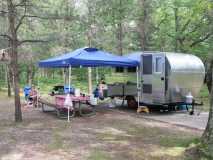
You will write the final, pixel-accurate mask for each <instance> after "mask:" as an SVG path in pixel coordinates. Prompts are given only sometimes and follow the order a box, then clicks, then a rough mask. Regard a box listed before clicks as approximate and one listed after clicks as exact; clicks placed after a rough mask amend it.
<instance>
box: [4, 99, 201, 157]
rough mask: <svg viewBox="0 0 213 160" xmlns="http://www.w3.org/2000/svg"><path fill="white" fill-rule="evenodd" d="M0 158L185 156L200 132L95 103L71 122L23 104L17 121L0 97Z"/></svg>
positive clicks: (10, 103) (11, 106) (6, 102)
mask: <svg viewBox="0 0 213 160" xmlns="http://www.w3.org/2000/svg"><path fill="white" fill-rule="evenodd" d="M0 101H1V104H0V127H1V130H0V159H1V160H6V159H7V160H8V159H14V157H15V159H16V160H18V159H20V160H25V159H32V160H37V159H44V160H45V159H46V160H48V159H51V160H57V159H73V160H111V159H117V160H125V159H127V160H129V159H135V160H138V159H142V160H143V159H153V160H165V159H166V160H179V159H180V160H181V159H183V155H184V150H185V149H186V148H187V147H189V146H190V145H192V144H193V143H197V141H198V140H197V139H198V138H199V137H200V135H201V133H202V132H201V131H195V130H193V131H192V130H190V129H187V128H182V127H178V126H173V125H171V124H166V123H161V122H157V121H152V120H148V119H144V118H142V117H141V116H135V114H134V115H133V114H129V113H128V112H116V111H113V110H107V109H106V108H105V107H104V106H98V107H97V113H96V115H95V116H92V117H84V118H83V117H76V118H74V119H72V121H71V122H70V123H68V122H67V121H66V120H60V119H58V118H56V116H55V115H53V114H44V113H42V112H41V111H40V109H38V108H23V118H24V121H23V123H21V124H16V123H14V122H13V113H14V112H13V102H12V100H11V99H9V98H5V97H4V96H1V98H0Z"/></svg>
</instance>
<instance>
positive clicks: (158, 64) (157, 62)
mask: <svg viewBox="0 0 213 160" xmlns="http://www.w3.org/2000/svg"><path fill="white" fill-rule="evenodd" d="M162 67H163V65H162V57H156V59H155V72H159V73H161V72H162Z"/></svg>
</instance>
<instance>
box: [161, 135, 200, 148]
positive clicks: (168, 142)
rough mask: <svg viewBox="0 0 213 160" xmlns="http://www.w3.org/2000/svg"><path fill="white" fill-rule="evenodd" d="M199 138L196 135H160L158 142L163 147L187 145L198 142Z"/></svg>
mask: <svg viewBox="0 0 213 160" xmlns="http://www.w3.org/2000/svg"><path fill="white" fill-rule="evenodd" d="M199 142H200V141H199V138H196V137H177V136H174V137H173V136H163V137H160V140H159V144H160V145H161V146H164V147H184V148H186V147H189V146H190V145H192V144H198V143H199Z"/></svg>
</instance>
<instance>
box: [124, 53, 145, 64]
mask: <svg viewBox="0 0 213 160" xmlns="http://www.w3.org/2000/svg"><path fill="white" fill-rule="evenodd" d="M141 54H142V52H133V53H130V54H128V55H125V56H124V57H126V58H128V59H131V60H134V61H137V62H138V64H140V60H141Z"/></svg>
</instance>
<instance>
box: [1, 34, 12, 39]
mask: <svg viewBox="0 0 213 160" xmlns="http://www.w3.org/2000/svg"><path fill="white" fill-rule="evenodd" d="M0 37H4V38H6V39H8V40H12V37H10V36H9V35H7V34H0Z"/></svg>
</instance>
